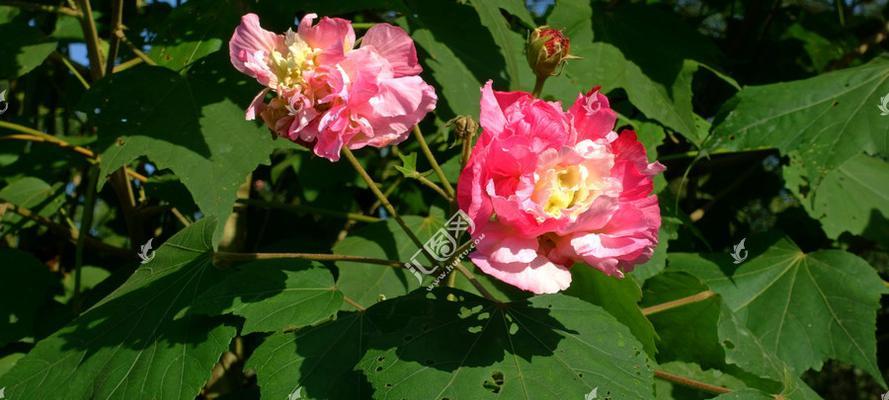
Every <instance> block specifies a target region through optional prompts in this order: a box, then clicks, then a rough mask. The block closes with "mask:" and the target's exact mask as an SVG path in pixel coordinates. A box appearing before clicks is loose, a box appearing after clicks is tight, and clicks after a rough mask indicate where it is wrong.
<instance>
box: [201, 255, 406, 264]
mask: <svg viewBox="0 0 889 400" xmlns="http://www.w3.org/2000/svg"><path fill="white" fill-rule="evenodd" d="M213 259H214V261H216V262H217V263H220V264H222V265H228V264H230V263H238V262H249V261H256V260H282V259H283V260H309V261H348V262H356V263H365V264H375V265H385V266H388V267H396V268H401V267H403V265H402V263H401V261H397V260H384V259H380V258H373V257H363V256H352V255H346V254H319V253H232V252H227V251H217V252H216V253H213Z"/></svg>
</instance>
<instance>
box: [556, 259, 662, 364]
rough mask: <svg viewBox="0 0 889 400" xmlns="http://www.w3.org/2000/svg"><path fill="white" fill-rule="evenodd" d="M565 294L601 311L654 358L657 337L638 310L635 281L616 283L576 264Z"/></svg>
mask: <svg viewBox="0 0 889 400" xmlns="http://www.w3.org/2000/svg"><path fill="white" fill-rule="evenodd" d="M565 294H567V295H569V296H574V297H577V298H579V299H581V300H584V301H588V302H590V303H592V304H595V305H597V306H600V307H602V308H604V309H605V311H608V313H609V314H611V315H612V316H614V318H617V320H618V321H620V322H621V323H622V324H624V325H626V326H627V327H628V328H630V332H632V333H633V335H634V336H636V339H638V340H639V342H641V343H642V347H643V348H644V349H645V352H646V353H648V355H649V356H651V357H652V358H654V355H655V353H657V349H656V348H655V344H654V342H655V338H656V337H657V333H655V331H654V327H653V326H652V325H651V322H649V321H648V319H647V318H645V316H644V315H642V310H641V309H640V308H639V305H638V303H639V300H641V299H642V290H641V289H640V288H639V285H638V284H637V283H636V281H635V280H633V279H629V278H628V279H617V278H614V277H611V276H608V275H605V274H604V273H602V271H599V270H598V269H595V268H592V267H590V266H587V265H583V264H577V265H575V266H574V267H572V268H571V287H569V288H568V290H566V291H565Z"/></svg>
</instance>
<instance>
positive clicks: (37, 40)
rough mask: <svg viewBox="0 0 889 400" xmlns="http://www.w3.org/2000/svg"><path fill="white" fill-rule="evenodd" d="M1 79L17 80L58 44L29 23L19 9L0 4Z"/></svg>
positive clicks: (40, 61) (41, 61)
mask: <svg viewBox="0 0 889 400" xmlns="http://www.w3.org/2000/svg"><path fill="white" fill-rule="evenodd" d="M0 38H3V39H0V54H3V57H2V58H0V78H3V79H15V78H18V77H20V76H22V75H24V74H27V73H28V72H31V70H32V69H34V68H36V67H37V66H38V65H40V64H41V63H43V60H45V59H46V57H48V56H49V55H50V53H52V52H53V50H55V49H56V46H57V45H58V43H57V42H56V41H53V40H51V39H49V38H47V37H46V35H44V34H43V33H42V32H40V30H38V29H37V28H35V27H33V26H30V25H29V24H28V18H27V17H25V16H22V15H19V12H18V10H17V9H15V8H12V7H6V6H0Z"/></svg>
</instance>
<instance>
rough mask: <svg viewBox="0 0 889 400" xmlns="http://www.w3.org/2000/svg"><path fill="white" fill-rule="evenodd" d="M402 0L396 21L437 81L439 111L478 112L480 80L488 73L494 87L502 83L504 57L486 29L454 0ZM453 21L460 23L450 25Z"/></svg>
mask: <svg viewBox="0 0 889 400" xmlns="http://www.w3.org/2000/svg"><path fill="white" fill-rule="evenodd" d="M403 4H404V13H405V16H406V17H405V18H404V19H403V20H402V22H400V23H401V24H402V26H403V27H404V28H405V29H407V30H408V32H410V34H411V37H412V38H413V39H414V41H415V42H416V43H417V45H418V46H419V48H420V49H422V50H423V51H424V52H425V54H426V57H422V53H421V58H420V61H421V62H422V63H423V65H424V66H425V67H426V72H427V74H429V75H431V76H432V78H433V79H434V80H435V82H437V83H438V90H437V92H438V93H439V95H440V96H439V105H438V109H437V110H436V111H437V112H438V114H439V117H441V118H443V119H450V118H452V117H454V116H455V115H478V112H479V99H480V98H481V92H480V88H481V83H482V82H484V81H486V80H488V79H493V80H494V81H495V82H496V84H497V86H498V87H506V86H507V84H508V80H507V76H506V75H505V74H504V73H503V72H504V71H505V69H506V65H507V62H506V60H504V59H503V56H502V55H501V53H500V51H498V49H499V46H498V44H497V43H496V42H495V41H494V38H493V36H492V33H491V31H489V30H488V29H485V28H484V26H482V24H481V21H480V20H479V15H478V14H477V13H476V12H475V11H474V10H473V9H472V7H471V6H469V5H464V4H459V3H458V2H456V1H427V0H404V1H403ZM443 15H447V16H448V17H447V18H441V16H443ZM455 21H459V23H460V29H454V23H455ZM441 100H444V102H442V101H441ZM448 109H449V110H448ZM448 111H450V112H448Z"/></svg>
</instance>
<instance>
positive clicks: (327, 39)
mask: <svg viewBox="0 0 889 400" xmlns="http://www.w3.org/2000/svg"><path fill="white" fill-rule="evenodd" d="M315 18H317V15H315V14H306V16H304V17H303V19H302V21H301V22H300V23H299V27H298V28H297V31H296V32H294V31H292V30H288V31H287V32H286V33H285V34H283V35H280V34H275V33H273V32H269V31H267V30H264V29H262V27H261V26H260V25H259V17H257V16H256V15H255V14H247V15H244V16H243V17H242V18H241V24H240V25H239V26H238V27H237V29H235V32H234V34H233V35H232V38H231V41H230V42H229V55H230V57H231V61H232V65H234V67H235V68H237V70H238V71H241V72H242V73H244V74H247V75H249V76H251V77H253V78H256V80H257V81H258V82H259V83H260V84H262V85H263V86H265V87H266V89H264V90H262V91H261V92H260V93H259V94H258V95H257V96H256V97H255V98H254V99H253V102H252V103H251V104H250V107H248V108H247V115H246V117H247V119H248V120H252V119H255V118H256V116H257V114H258V115H259V116H260V117H261V118H262V119H263V121H265V123H266V124H267V125H268V126H269V128H271V129H272V130H273V131H274V132H275V133H276V134H278V135H280V136H283V137H286V138H288V139H290V140H293V141H295V142H297V143H300V144H303V145H305V146H307V147H310V148H312V149H313V150H314V152H315V154H317V155H319V156H321V157H324V158H327V159H329V160H331V161H337V160H339V157H340V151H341V149H342V147H343V146H348V148H349V149H359V148H362V147H364V146H374V147H383V146H388V145H391V144H397V143H400V142H401V141H403V140H404V139H405V138H406V137H407V135H408V132H409V131H410V129H411V127H412V126H413V125H415V124H417V123H418V122H420V120H422V119H423V117H424V116H425V115H426V113H428V112H429V111H432V110H433V109H434V108H435V103H436V100H437V97H436V95H435V90H434V89H433V88H432V86H429V85H428V84H426V82H424V81H423V79H422V78H420V77H419V76H418V75H419V73H420V72H421V71H422V68H421V67H420V65H419V63H418V62H417V52H416V49H415V48H414V42H413V41H412V40H411V38H410V36H408V35H407V33H405V32H404V31H403V30H402V29H401V28H398V27H395V26H392V25H389V24H376V25H374V26H373V27H372V28H370V29H369V30H368V31H367V33H366V34H365V35H364V37H363V38H362V39H361V46H359V47H358V48H357V49H356V48H354V45H355V42H356V40H355V32H354V31H353V30H352V24H351V23H350V22H349V21H347V20H344V19H340V18H327V17H324V18H322V19H321V20H320V21H319V22H318V24H317V25H312V21H313V20H314V19H315ZM269 91H271V92H273V93H274V96H275V97H274V98H273V99H272V100H271V101H270V102H269V103H266V102H265V98H266V95H267V93H268V92H269Z"/></svg>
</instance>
